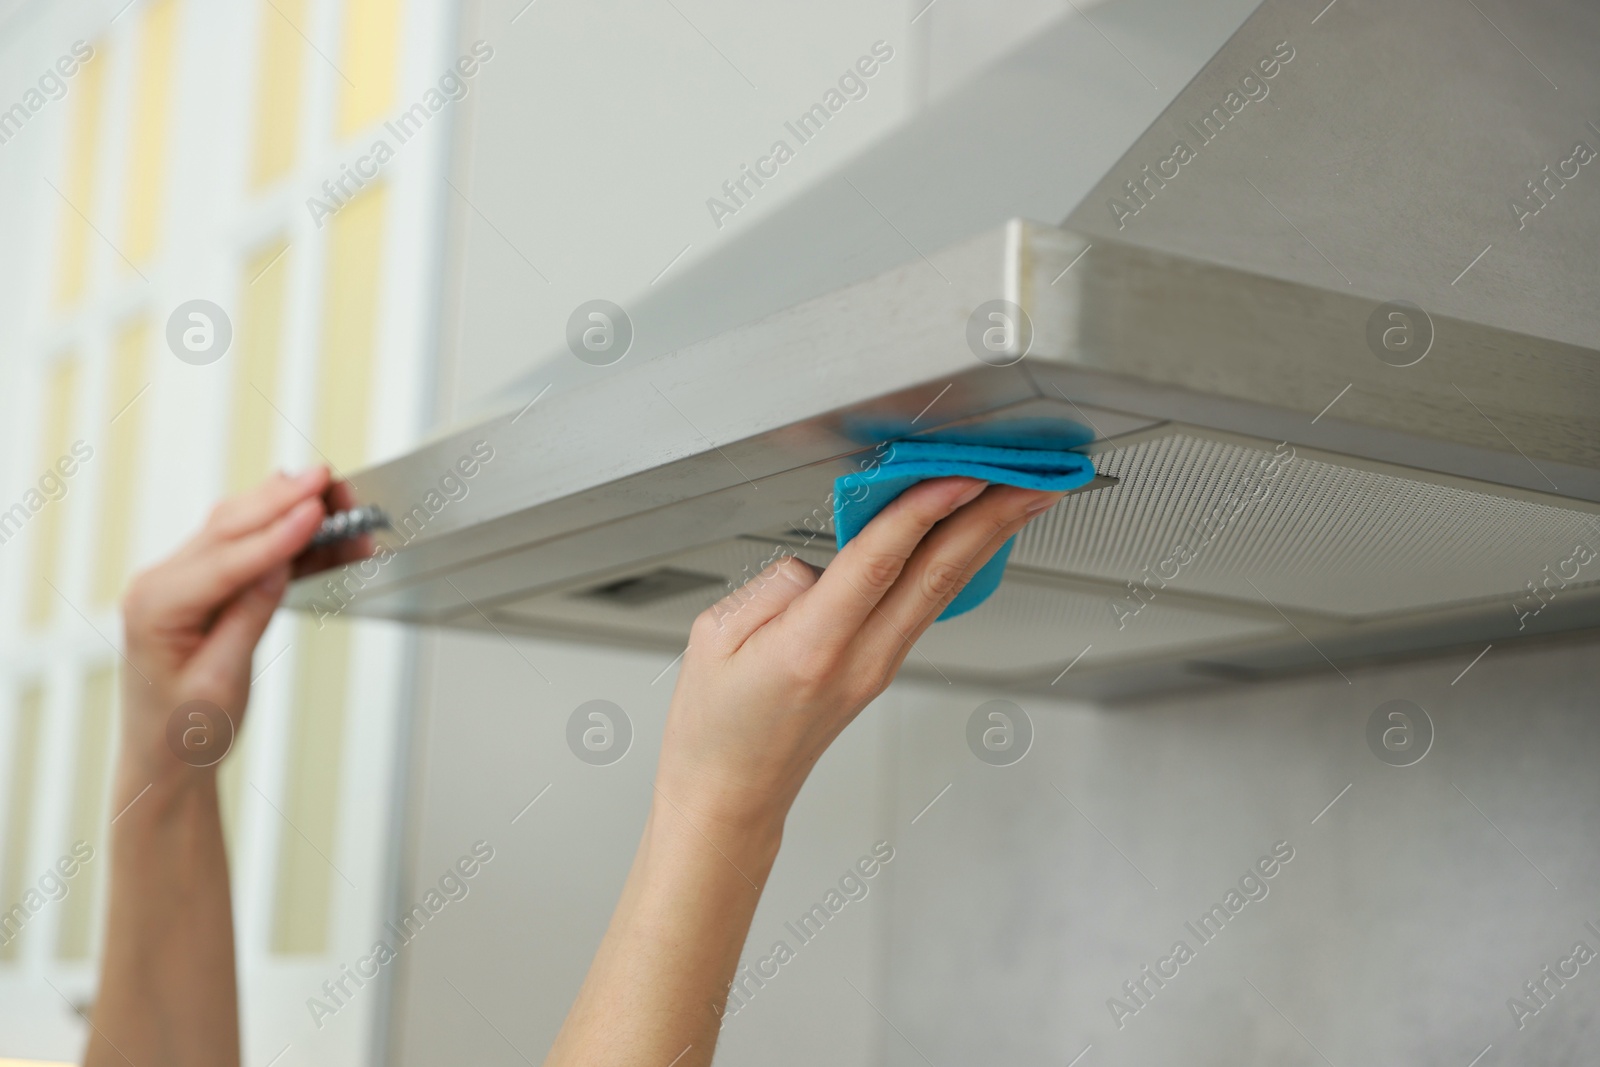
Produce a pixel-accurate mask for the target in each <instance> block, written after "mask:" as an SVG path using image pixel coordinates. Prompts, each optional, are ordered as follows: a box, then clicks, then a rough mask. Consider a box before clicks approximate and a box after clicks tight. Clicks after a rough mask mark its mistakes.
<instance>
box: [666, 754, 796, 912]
mask: <svg viewBox="0 0 1600 1067" xmlns="http://www.w3.org/2000/svg"><path fill="white" fill-rule="evenodd" d="M788 810H789V806H788V805H787V804H774V803H765V804H752V803H748V802H741V801H737V800H735V799H734V798H730V797H726V796H717V795H715V794H712V793H708V792H707V791H705V790H703V789H700V790H693V789H682V788H674V787H673V784H672V783H669V782H664V781H661V780H658V781H657V782H656V785H655V790H654V796H653V800H652V802H651V808H650V821H649V829H648V836H649V838H650V840H651V841H652V842H654V843H656V844H658V845H661V846H664V847H666V848H668V849H670V850H672V851H674V852H677V851H679V850H680V849H681V848H683V847H687V848H690V849H694V850H699V851H703V852H707V853H708V854H709V855H711V856H717V855H720V856H721V859H720V860H717V862H718V863H719V864H720V863H722V862H723V861H724V860H725V861H727V862H728V863H731V864H733V866H734V867H736V868H737V869H738V870H739V872H740V873H742V874H744V875H746V877H747V878H748V879H750V880H753V881H754V882H755V883H756V884H757V885H758V886H759V885H762V884H764V883H765V880H766V873H767V871H769V870H770V869H771V867H772V863H773V861H774V860H776V859H777V856H778V849H779V847H780V846H781V845H782V843H783V824H784V819H785V817H786V816H787V815H788Z"/></svg>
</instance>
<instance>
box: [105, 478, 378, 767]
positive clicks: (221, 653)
mask: <svg viewBox="0 0 1600 1067" xmlns="http://www.w3.org/2000/svg"><path fill="white" fill-rule="evenodd" d="M350 502H351V500H350V490H349V487H348V486H347V485H345V484H343V483H339V484H336V485H333V484H330V482H329V478H328V471H327V469H326V468H325V467H320V466H319V467H312V468H311V469H309V470H307V471H305V472H303V473H301V474H299V475H296V476H294V477H290V476H288V475H284V474H275V475H273V476H272V477H270V478H268V479H267V480H266V481H265V482H263V483H262V484H261V485H259V486H257V487H256V488H254V489H252V490H250V491H248V492H245V493H241V494H239V495H238V496H234V497H230V498H229V499H227V500H225V501H223V502H222V503H221V504H218V505H217V506H216V508H214V509H213V510H212V512H211V515H210V518H208V519H207V521H206V524H205V526H204V527H202V528H201V530H200V532H199V533H197V534H196V535H195V536H194V537H192V538H191V539H190V540H189V541H188V542H186V543H185V544H184V545H183V546H182V547H181V548H179V549H178V550H177V551H176V552H175V553H173V554H172V555H171V556H169V557H168V558H167V559H165V560H163V561H162V562H160V563H158V564H156V565H155V566H153V567H151V568H150V569H149V570H146V571H144V572H143V573H141V574H140V575H138V576H137V577H136V578H135V579H134V580H133V581H132V583H130V585H129V587H128V591H127V593H126V595H125V596H124V598H123V603H122V615H123V628H124V642H125V644H126V648H127V653H126V655H127V658H128V665H129V666H130V667H131V668H132V669H131V670H124V671H123V672H122V682H123V686H122V692H123V709H124V710H123V745H122V755H123V767H124V770H125V771H126V772H127V775H128V781H129V782H130V783H132V782H140V783H142V782H158V781H163V780H171V779H172V778H173V777H174V776H175V775H176V774H178V773H179V772H183V771H184V770H185V769H186V768H185V766H184V763H183V762H180V760H179V758H178V757H177V755H176V754H175V753H174V752H172V751H171V749H169V747H168V745H167V725H168V721H169V720H170V719H171V717H172V715H173V714H174V713H175V712H176V711H177V709H178V708H180V707H182V706H183V705H184V704H187V703H189V702H190V701H205V702H206V703H208V704H212V705H215V706H216V707H217V708H219V709H221V710H222V711H223V712H224V713H225V714H226V715H227V716H228V718H229V719H231V720H232V723H233V727H234V730H235V731H237V730H238V728H239V725H240V722H241V719H242V718H243V715H244V710H245V704H246V702H247V700H248V699H249V695H250V664H251V657H252V654H253V653H254V651H255V647H256V642H257V641H259V640H260V639H261V634H262V631H264V630H265V629H266V627H267V623H268V622H270V621H271V619H272V613H273V612H274V611H275V610H276V609H277V607H278V602H279V601H280V600H281V599H282V597H283V590H284V587H285V586H286V585H287V584H288V581H289V579H290V578H291V577H297V576H298V575H299V574H301V573H305V572H307V571H310V570H317V569H321V568H322V567H325V566H330V565H335V564H337V563H340V562H343V561H344V560H346V559H351V558H361V557H363V556H365V555H366V554H368V553H369V552H370V543H369V542H370V538H362V539H360V540H358V541H351V542H347V543H344V544H341V545H337V546H332V547H329V548H323V549H318V550H316V551H315V552H314V553H309V554H306V552H305V550H306V546H307V545H308V544H309V543H310V541H311V537H312V535H313V534H314V533H316V530H317V526H318V525H319V524H320V523H321V522H322V520H323V518H324V517H326V515H327V513H328V511H329V510H330V509H333V510H337V509H339V508H341V507H347V506H349V505H350ZM213 725H214V724H213ZM197 762H199V761H197ZM139 787H140V786H139V785H135V788H139Z"/></svg>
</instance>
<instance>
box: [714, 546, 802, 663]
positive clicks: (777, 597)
mask: <svg viewBox="0 0 1600 1067" xmlns="http://www.w3.org/2000/svg"><path fill="white" fill-rule="evenodd" d="M820 573H821V572H820V571H818V570H817V568H815V567H813V566H811V564H809V563H806V562H805V561H803V560H801V559H799V558H797V557H795V556H786V557H784V558H783V559H780V560H778V561H777V562H776V563H774V564H772V565H771V566H770V567H767V568H766V569H765V570H763V571H762V572H761V573H760V574H758V575H756V576H755V577H754V578H752V579H750V581H748V582H746V583H745V584H744V586H743V587H741V588H739V589H736V590H734V591H733V592H732V593H730V594H729V595H727V596H725V597H723V598H722V599H721V600H719V601H718V602H717V603H715V604H713V605H712V606H711V607H710V608H709V609H707V611H706V612H705V614H703V615H701V616H700V618H699V619H697V620H695V626H694V631H693V632H692V633H691V634H690V637H689V642H690V644H702V645H708V646H710V647H712V648H714V649H715V650H716V651H717V652H719V653H720V654H721V655H723V656H730V655H732V654H733V653H735V652H737V651H738V650H739V648H740V647H741V646H742V645H743V644H744V643H745V641H747V640H749V638H750V635H751V634H753V633H755V632H756V631H757V630H759V629H761V627H763V626H765V625H766V624H767V623H769V622H771V621H772V620H773V619H775V618H777V617H778V616H779V615H781V614H783V612H784V610H785V609H787V608H788V607H789V605H790V604H792V603H794V601H795V598H796V597H798V596H800V594H801V593H804V592H806V591H807V590H808V589H810V588H812V587H813V586H814V585H816V583H817V576H818V575H819V574H820Z"/></svg>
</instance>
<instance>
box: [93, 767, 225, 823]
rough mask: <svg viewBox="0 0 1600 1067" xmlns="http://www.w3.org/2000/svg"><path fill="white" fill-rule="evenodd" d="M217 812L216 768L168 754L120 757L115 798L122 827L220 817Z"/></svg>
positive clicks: (113, 806)
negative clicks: (187, 761) (187, 763)
mask: <svg viewBox="0 0 1600 1067" xmlns="http://www.w3.org/2000/svg"><path fill="white" fill-rule="evenodd" d="M217 811H218V800H217V776H216V768H215V767H190V766H188V765H186V764H184V763H182V762H180V761H179V760H177V759H175V758H173V756H172V755H171V754H170V753H168V752H165V751H162V752H159V753H153V754H152V753H145V752H139V751H130V750H128V749H126V748H125V749H124V750H123V752H122V753H121V754H120V756H119V759H118V762H117V772H116V776H115V778H114V785H113V788H112V798H111V813H112V817H113V818H114V819H116V825H117V827H118V828H122V827H124V826H126V827H128V828H130V829H131V828H134V827H139V826H151V825H168V824H173V823H178V822H184V821H189V820H193V819H196V818H199V817H205V818H207V819H210V818H216V817H217Z"/></svg>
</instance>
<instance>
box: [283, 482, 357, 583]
mask: <svg viewBox="0 0 1600 1067" xmlns="http://www.w3.org/2000/svg"><path fill="white" fill-rule="evenodd" d="M322 501H323V505H324V507H325V508H326V509H327V513H328V514H329V515H332V514H333V513H334V512H336V511H348V510H350V509H351V508H353V507H355V506H356V494H355V490H354V489H352V488H351V487H350V483H349V482H332V483H330V484H329V486H328V488H327V490H326V491H325V492H324V493H323V494H322ZM376 547H377V542H376V541H374V540H373V538H372V535H371V534H362V535H361V536H359V537H352V538H349V539H348V540H345V541H337V542H335V543H333V544H331V545H321V546H319V547H317V548H307V549H306V550H305V551H304V552H302V553H301V554H300V555H298V556H296V557H295V560H294V571H293V573H292V574H291V575H290V577H291V578H302V577H304V576H305V575H307V574H315V573H317V572H318V571H325V570H331V569H332V568H334V567H342V566H344V565H345V564H346V563H354V562H356V561H357V560H363V559H367V558H368V557H370V556H371V555H372V554H373V552H374V551H375V550H376Z"/></svg>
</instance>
